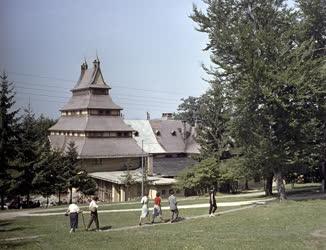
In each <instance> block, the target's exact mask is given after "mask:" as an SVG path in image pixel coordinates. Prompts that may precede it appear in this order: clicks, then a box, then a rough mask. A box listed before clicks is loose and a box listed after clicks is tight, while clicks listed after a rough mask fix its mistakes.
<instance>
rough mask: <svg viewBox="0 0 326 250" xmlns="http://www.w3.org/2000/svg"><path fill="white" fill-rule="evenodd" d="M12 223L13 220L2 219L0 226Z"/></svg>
mask: <svg viewBox="0 0 326 250" xmlns="http://www.w3.org/2000/svg"><path fill="white" fill-rule="evenodd" d="M11 224H12V222H11V221H1V222H0V227H4V226H8V225H11Z"/></svg>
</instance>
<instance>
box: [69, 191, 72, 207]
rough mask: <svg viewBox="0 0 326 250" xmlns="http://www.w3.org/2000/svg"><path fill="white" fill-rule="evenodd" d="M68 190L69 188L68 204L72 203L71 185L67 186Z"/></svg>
mask: <svg viewBox="0 0 326 250" xmlns="http://www.w3.org/2000/svg"><path fill="white" fill-rule="evenodd" d="M69 190H70V195H69V204H71V203H72V187H71V188H69Z"/></svg>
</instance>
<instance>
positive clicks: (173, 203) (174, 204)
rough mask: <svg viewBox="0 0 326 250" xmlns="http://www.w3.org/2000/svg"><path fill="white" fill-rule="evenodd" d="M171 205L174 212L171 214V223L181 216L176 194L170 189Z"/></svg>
mask: <svg viewBox="0 0 326 250" xmlns="http://www.w3.org/2000/svg"><path fill="white" fill-rule="evenodd" d="M168 201H169V205H170V210H171V212H172V215H171V223H173V222H176V221H177V219H178V218H179V210H178V207H177V199H176V198H175V196H174V191H173V190H170V196H169V199H168Z"/></svg>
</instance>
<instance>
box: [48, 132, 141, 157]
mask: <svg viewBox="0 0 326 250" xmlns="http://www.w3.org/2000/svg"><path fill="white" fill-rule="evenodd" d="M49 140H50V142H51V145H52V147H53V148H56V149H58V150H62V151H64V152H65V151H66V150H67V147H68V144H69V142H70V141H74V142H75V145H76V148H77V153H78V156H79V158H81V159H89V158H120V157H140V156H141V155H142V152H141V149H140V148H139V147H138V145H137V143H136V141H135V140H134V139H132V138H89V137H77V136H63V135H50V136H49Z"/></svg>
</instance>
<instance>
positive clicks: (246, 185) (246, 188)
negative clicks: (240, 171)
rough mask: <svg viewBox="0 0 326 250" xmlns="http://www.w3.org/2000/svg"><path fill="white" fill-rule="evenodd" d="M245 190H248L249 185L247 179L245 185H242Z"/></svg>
mask: <svg viewBox="0 0 326 250" xmlns="http://www.w3.org/2000/svg"><path fill="white" fill-rule="evenodd" d="M244 189H245V190H249V184H248V179H247V178H246V180H245V185H244Z"/></svg>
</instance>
